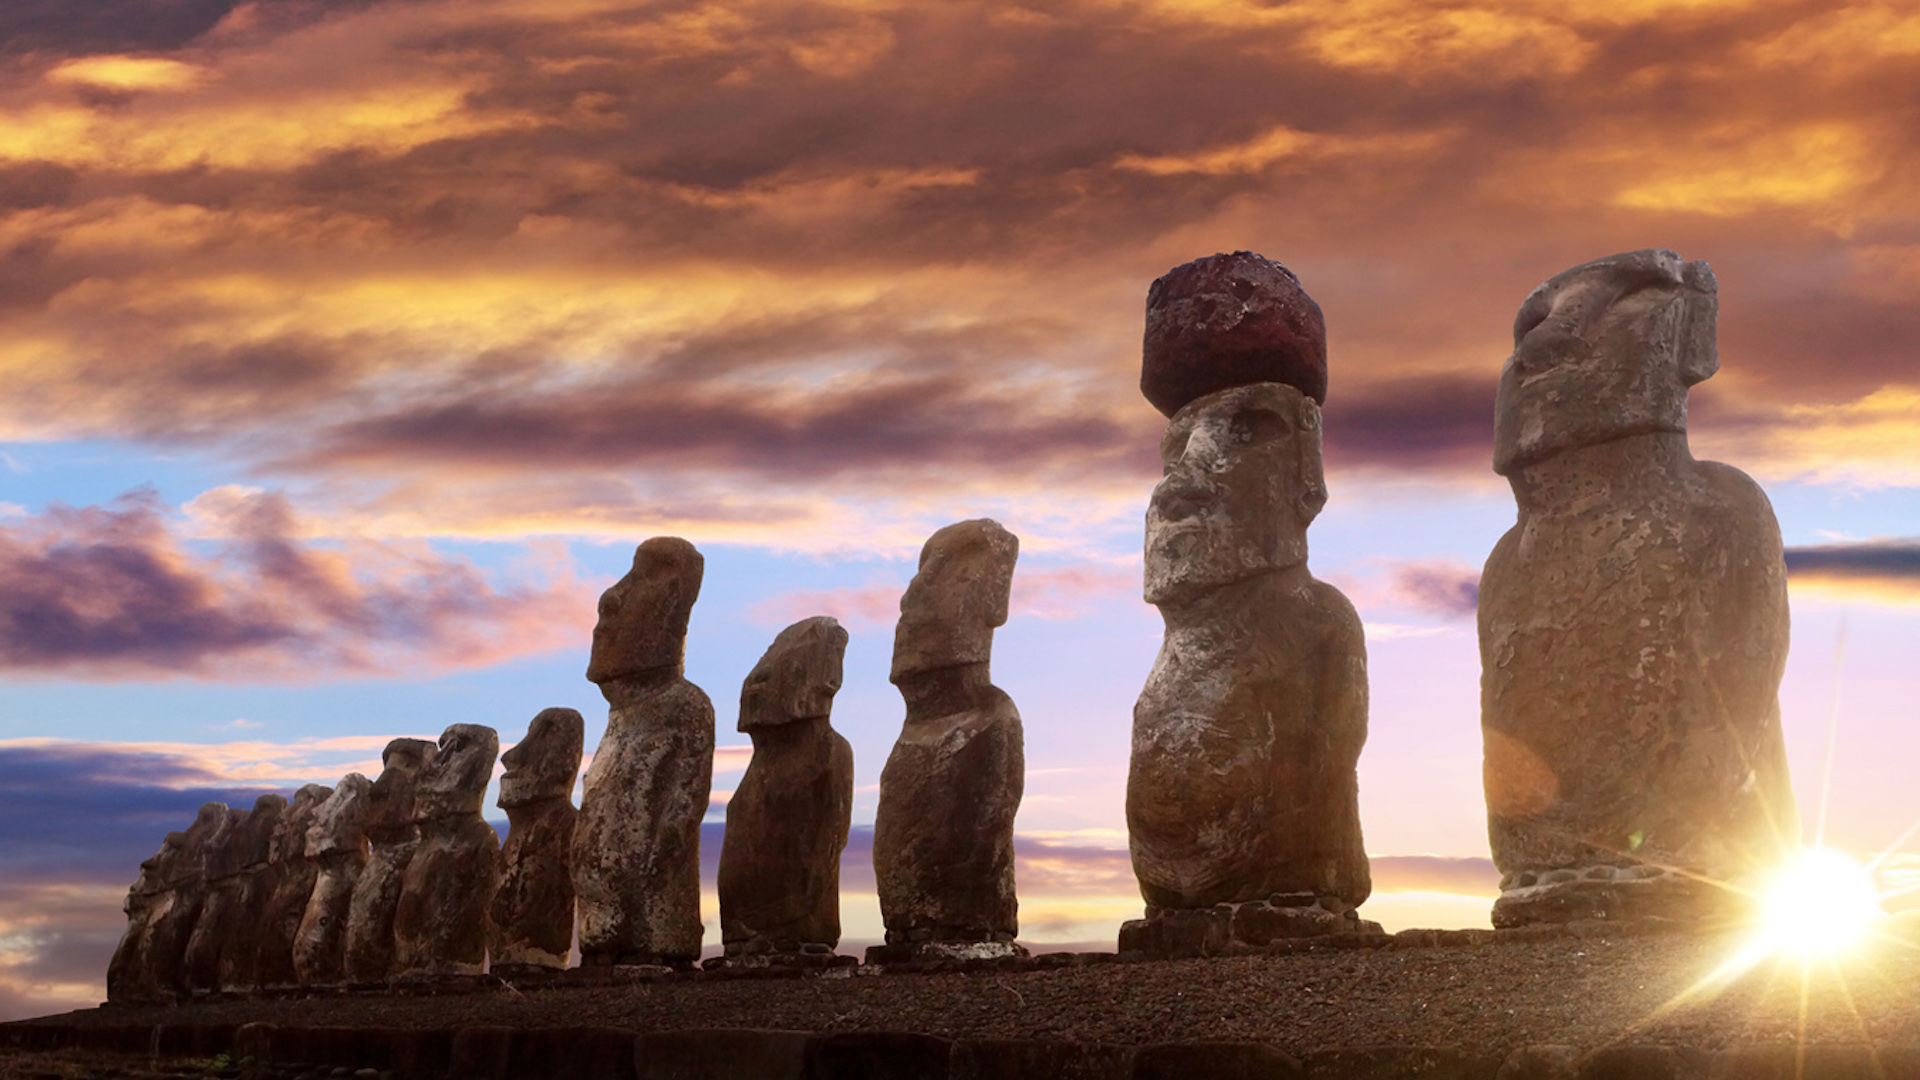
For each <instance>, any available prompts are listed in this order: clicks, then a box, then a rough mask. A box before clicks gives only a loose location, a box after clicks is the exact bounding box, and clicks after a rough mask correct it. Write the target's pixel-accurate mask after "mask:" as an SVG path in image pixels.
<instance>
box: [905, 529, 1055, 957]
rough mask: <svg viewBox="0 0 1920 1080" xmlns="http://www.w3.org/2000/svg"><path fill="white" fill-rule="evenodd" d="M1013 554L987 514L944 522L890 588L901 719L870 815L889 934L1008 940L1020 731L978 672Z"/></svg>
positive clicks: (1014, 544)
mask: <svg viewBox="0 0 1920 1080" xmlns="http://www.w3.org/2000/svg"><path fill="white" fill-rule="evenodd" d="M1019 552H1020V542H1019V540H1018V539H1016V538H1015V537H1014V535H1013V534H1012V533H1010V532H1008V531H1007V530H1005V529H1004V528H1001V526H1000V524H999V523H998V522H995V521H991V520H988V519H985V518H981V519H976V520H973V521H962V522H959V523H957V524H953V525H949V526H947V527H946V528H943V529H941V530H940V531H938V532H936V533H934V534H933V536H932V537H931V538H930V539H928V541H927V543H926V546H925V547H924V548H922V549H921V552H920V569H919V572H918V573H916V574H915V575H914V578H913V581H912V582H911V583H910V584H909V585H908V586H907V591H906V593H905V594H904V595H903V596H901V598H900V622H899V625H898V627H897V628H896V629H895V632H894V645H893V673H892V680H893V683H894V685H895V686H898V687H899V688H900V693H901V696H902V697H903V698H904V699H905V700H906V705H907V717H906V723H905V725H904V726H903V728H902V730H901V733H900V738H899V739H898V740H897V741H896V742H895V743H894V746H893V751H892V753H891V754H889V755H888V756H887V764H886V767H885V768H884V769H882V770H881V773H880V800H879V806H878V808H877V810H876V813H875V816H874V826H873V867H874V877H875V883H876V885H877V887H878V891H879V894H880V913H881V917H882V918H883V919H884V921H885V923H886V933H887V944H888V945H889V946H905V947H909V948H918V949H922V950H931V951H935V952H939V951H942V947H944V946H978V945H992V946H996V947H997V951H998V952H1003V953H1004V952H1012V951H1014V947H1013V945H1012V942H1013V938H1014V936H1015V935H1016V934H1017V933H1018V932H1019V925H1020V924H1019V901H1018V898H1017V896H1016V894H1015V891H1014V866H1013V821H1014V815H1015V814H1016V813H1018V811H1019V809H1020V797H1021V794H1022V792H1023V790H1024V787H1025V780H1026V767H1025V758H1024V739H1023V735H1022V731H1021V726H1020V713H1019V711H1018V710H1017V709H1015V708H1014V706H1013V701H1012V699H1011V698H1009V697H1007V695H1006V694H1005V693H1004V692H1002V691H1001V690H1000V688H998V687H996V686H994V685H993V683H992V682H991V680H990V678H989V673H988V662H989V658H990V656H991V654H992V648H993V631H994V628H995V627H998V626H1000V625H1002V624H1004V623H1005V622H1006V621H1007V602H1008V593H1009V591H1010V589H1011V587H1012V583H1013V566H1014V562H1015V560H1016V559H1017V558H1018V557H1019ZM948 951H952V950H948ZM993 951H995V950H985V951H982V950H980V949H977V948H976V949H973V950H971V951H968V950H967V949H964V948H962V949H960V950H959V951H958V952H956V955H960V954H962V953H965V954H967V955H973V954H975V953H978V954H980V955H987V954H988V953H989V952H993Z"/></svg>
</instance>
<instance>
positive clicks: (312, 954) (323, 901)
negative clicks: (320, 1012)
mask: <svg viewBox="0 0 1920 1080" xmlns="http://www.w3.org/2000/svg"><path fill="white" fill-rule="evenodd" d="M372 790H373V782H372V781H370V780H368V779H367V778H366V777H364V776H361V775H360V774H359V773H348V774H347V775H346V776H344V777H342V778H341V780H340V782H339V783H338V784H335V785H334V788H333V794H332V795H329V796H327V800H326V801H325V802H323V803H321V804H320V805H319V807H318V808H316V809H315V810H314V812H313V824H311V825H309V826H307V858H309V859H312V860H314V861H315V862H316V863H318V864H319V867H320V876H319V877H318V878H317V879H316V880H315V881H314V884H313V895H312V896H310V897H308V898H307V910H306V913H305V914H304V915H302V916H301V918H300V929H299V930H298V932H296V933H295V935H294V939H293V970H294V972H295V974H297V975H298V976H299V977H300V985H302V986H316V987H328V986H340V985H342V984H343V983H345V982H346V979H347V920H348V916H349V913H350V912H351V911H352V910H353V892H354V886H355V885H356V884H357V883H358V882H359V880H360V874H361V871H362V870H364V869H365V868H366V865H367V811H368V803H369V802H370V801H371V800H370V798H369V796H370V795H371V793H372Z"/></svg>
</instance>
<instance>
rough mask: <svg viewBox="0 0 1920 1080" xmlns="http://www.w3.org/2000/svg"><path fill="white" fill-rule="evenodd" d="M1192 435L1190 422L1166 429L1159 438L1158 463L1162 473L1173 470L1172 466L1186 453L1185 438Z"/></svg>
mask: <svg viewBox="0 0 1920 1080" xmlns="http://www.w3.org/2000/svg"><path fill="white" fill-rule="evenodd" d="M1192 435H1193V426H1192V425H1191V424H1176V425H1174V426H1172V427H1169V428H1168V429H1167V433H1166V434H1165V435H1164V436H1162V437H1161V439H1160V465H1161V472H1162V473H1163V474H1165V473H1170V472H1172V471H1173V467H1174V465H1175V464H1177V463H1178V462H1179V461H1180V459H1181V458H1182V457H1185V456H1186V453H1187V439H1188V438H1189V437H1191V436H1192Z"/></svg>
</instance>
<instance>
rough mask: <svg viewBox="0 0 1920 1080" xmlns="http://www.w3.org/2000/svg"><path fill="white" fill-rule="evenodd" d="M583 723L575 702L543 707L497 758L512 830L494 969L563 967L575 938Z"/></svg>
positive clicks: (495, 923) (499, 898)
mask: <svg viewBox="0 0 1920 1080" xmlns="http://www.w3.org/2000/svg"><path fill="white" fill-rule="evenodd" d="M585 738H586V722H585V721H584V720H583V719H582V718H581V716H580V714H579V713H577V712H575V711H573V710H572V709H546V710H543V711H542V712H541V713H540V715H538V716H536V717H534V718H533V723H532V724H530V725H528V728H527V737H526V738H524V739H522V740H520V742H519V744H518V745H516V746H515V747H514V748H513V749H511V750H509V751H507V752H506V754H504V755H503V756H502V757H501V758H500V762H501V764H503V765H505V766H506V772H505V773H504V774H503V775H502V776H501V777H500V808H501V809H503V810H505V811H506V812H507V821H508V823H509V831H508V833H507V845H506V847H505V849H504V850H503V851H502V863H503V865H504V867H505V869H504V870H503V871H502V873H501V875H500V888H499V889H498V891H496V892H495V893H494V896H493V915H492V920H491V924H492V934H493V937H492V942H491V944H490V946H489V948H488V954H489V955H490V956H491V957H492V961H491V962H492V965H493V970H494V971H496V972H499V971H503V970H506V971H511V970H512V969H514V968H516V967H519V968H529V967H531V968H564V967H566V966H567V951H568V949H570V948H571V947H572V945H573V827H574V821H575V819H576V818H577V817H578V816H579V812H578V811H576V810H575V809H574V808H573V782H574V781H575V780H576V779H578V778H579V776H580V755H581V752H582V750H583V749H584V745H583V744H584V740H585Z"/></svg>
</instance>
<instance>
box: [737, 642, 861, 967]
mask: <svg viewBox="0 0 1920 1080" xmlns="http://www.w3.org/2000/svg"><path fill="white" fill-rule="evenodd" d="M846 651H847V632H846V631H845V630H843V629H841V627H840V624H839V623H837V622H835V621H834V620H832V619H829V618H826V617H824V616H822V617H818V618H812V619H803V620H801V621H800V622H797V623H794V624H793V625H792V626H789V627H787V628H786V629H785V630H782V631H780V634H779V636H777V637H775V638H774V639H773V645H772V646H771V647H770V648H768V649H767V651H766V655H764V656H762V657H761V658H760V662H759V663H758V664H756V665H754V668H753V671H752V672H751V673H749V674H748V675H747V681H746V683H745V685H743V686H742V687H741V688H740V725H739V726H740V730H741V731H743V732H745V733H746V734H747V736H748V737H749V738H751V739H752V740H753V760H752V761H751V762H749V763H748V765H747V771H746V774H745V775H744V776H742V777H741V778H740V786H739V788H738V789H737V790H735V791H734V793H733V797H732V798H731V799H729V800H728V801H727V829H726V833H725V834H724V836H723V838H722V840H721V844H720V937H721V940H722V941H723V942H724V943H725V945H726V954H727V956H728V957H730V958H735V959H739V958H745V957H750V956H751V957H758V956H761V955H765V954H776V955H781V956H783V958H784V957H790V956H794V955H817V956H822V957H832V955H833V948H834V946H835V945H838V944H839V943H840V852H841V851H842V850H843V849H844V848H845V847H846V846H847V829H848V827H849V826H850V825H851V824H852V822H853V747H851V746H849V745H848V744H847V740H845V739H843V738H841V737H840V735H839V733H837V732H835V731H834V730H833V728H832V727H831V726H830V724H829V722H828V714H829V713H830V712H831V711H832V709H833V696H834V694H836V693H838V692H839V690H840V678H841V659H842V658H843V657H844V656H845V655H846ZM848 959H849V960H851V958H848ZM754 962H758V961H754ZM822 962H825V961H822Z"/></svg>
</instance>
